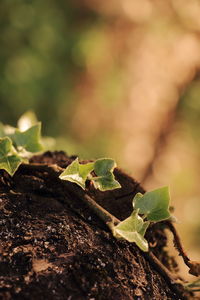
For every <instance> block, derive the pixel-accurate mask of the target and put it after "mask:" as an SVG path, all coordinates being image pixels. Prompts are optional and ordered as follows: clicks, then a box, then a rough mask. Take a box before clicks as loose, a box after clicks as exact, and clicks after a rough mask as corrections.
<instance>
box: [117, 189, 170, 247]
mask: <svg viewBox="0 0 200 300" xmlns="http://www.w3.org/2000/svg"><path fill="white" fill-rule="evenodd" d="M169 200H170V195H169V189H168V187H162V188H159V189H156V190H154V191H150V192H147V193H145V194H144V195H142V194H141V193H138V194H136V195H135V197H134V199H133V202H132V203H133V212H132V214H131V215H130V217H128V218H127V219H125V220H124V221H122V222H120V223H119V224H118V225H117V226H114V227H113V229H112V231H113V235H114V236H115V237H116V238H119V239H120V238H123V239H125V240H127V241H129V242H135V243H136V244H137V246H138V247H139V248H140V249H141V250H142V251H148V242H147V240H146V239H145V238H144V235H145V232H146V230H147V228H148V227H149V225H150V222H160V221H162V220H166V219H168V218H169V217H170V213H169ZM139 214H140V215H139Z"/></svg>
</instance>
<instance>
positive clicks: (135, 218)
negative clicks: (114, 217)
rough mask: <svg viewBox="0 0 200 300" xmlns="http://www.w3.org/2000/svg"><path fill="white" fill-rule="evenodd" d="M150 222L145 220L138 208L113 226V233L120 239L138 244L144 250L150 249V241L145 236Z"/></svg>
mask: <svg viewBox="0 0 200 300" xmlns="http://www.w3.org/2000/svg"><path fill="white" fill-rule="evenodd" d="M149 223H150V222H144V221H143V219H142V218H141V217H140V216H139V215H138V210H136V211H134V212H133V213H132V214H131V216H130V217H128V218H127V219H125V220H124V221H122V222H120V223H119V224H118V225H117V226H114V228H113V235H114V236H115V237H116V238H118V239H121V238H123V239H125V240H127V241H128V242H131V243H133V242H134V243H136V245H137V246H138V247H139V248H140V249H141V250H142V251H144V252H147V251H148V242H147V240H146V239H145V238H144V234H145V232H146V229H147V227H148V226H149Z"/></svg>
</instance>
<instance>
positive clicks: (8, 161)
mask: <svg viewBox="0 0 200 300" xmlns="http://www.w3.org/2000/svg"><path fill="white" fill-rule="evenodd" d="M21 163H22V159H21V158H20V157H19V156H18V155H17V154H12V141H11V139H10V138H9V137H4V138H0V169H3V170H6V171H7V172H8V173H9V174H10V175H11V176H12V175H14V173H15V172H16V170H17V169H18V167H19V166H20V164H21Z"/></svg>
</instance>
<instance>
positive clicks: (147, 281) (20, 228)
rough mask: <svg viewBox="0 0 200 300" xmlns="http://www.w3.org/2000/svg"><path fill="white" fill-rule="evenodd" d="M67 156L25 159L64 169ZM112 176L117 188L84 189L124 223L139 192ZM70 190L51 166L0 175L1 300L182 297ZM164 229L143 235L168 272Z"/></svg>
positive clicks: (119, 174) (135, 185)
mask: <svg viewBox="0 0 200 300" xmlns="http://www.w3.org/2000/svg"><path fill="white" fill-rule="evenodd" d="M73 158H74V157H71V158H69V157H67V156H66V155H65V154H64V153H63V152H55V153H50V152H46V153H45V154H43V155H41V156H35V157H33V158H32V159H31V161H30V162H31V163H42V164H44V163H45V164H55V163H56V164H58V165H59V166H61V167H66V166H67V165H68V164H69V163H70V162H71V161H72V159H73ZM115 176H116V178H117V180H118V181H119V182H120V183H121V185H122V188H121V189H118V190H114V191H109V192H100V191H97V190H94V189H93V188H92V186H90V185H89V184H88V187H87V191H86V192H87V193H88V195H90V196H91V197H92V198H93V199H94V200H95V201H96V202H98V203H99V204H101V205H102V206H103V207H104V208H106V209H107V210H108V211H109V212H111V213H112V214H114V215H115V216H116V217H118V218H119V219H123V218H125V217H127V216H128V215H129V214H130V212H131V202H132V198H133V196H134V195H135V194H136V193H137V192H142V193H143V192H144V190H143V189H142V187H141V186H140V185H139V184H138V183H137V182H136V181H134V180H133V179H132V178H131V177H129V176H128V175H126V174H124V173H123V172H122V171H120V170H119V169H116V170H115ZM78 189H80V188H78ZM76 191H77V186H75V185H74V184H72V183H69V182H63V181H61V180H60V179H58V176H57V174H56V173H55V172H53V171H52V170H51V168H43V167H41V168H40V167H31V165H28V166H26V165H21V166H20V168H19V169H18V171H17V173H16V174H15V175H14V177H13V178H11V177H10V176H9V175H8V174H7V173H6V172H4V171H0V240H1V243H0V299H19V300H23V299H27V300H31V299H34V300H35V299H37V300H40V299H48V300H49V299H68V300H79V299H90V300H92V299H106V300H108V299H109V300H112V299H113V300H126V299H156V300H158V299H188V298H187V295H185V294H184V292H183V289H182V287H181V285H178V284H173V282H171V281H170V278H168V277H167V275H166V274H163V272H162V270H159V266H158V265H157V264H155V263H154V262H152V261H151V259H149V258H148V255H146V254H145V253H143V252H141V251H140V250H139V248H138V247H137V246H135V244H130V243H128V242H125V241H118V240H116V239H115V238H113V236H112V234H111V233H110V232H109V231H108V229H107V228H106V227H105V225H104V224H103V223H102V221H101V220H99V219H98V217H96V216H95V215H94V214H93V213H91V211H90V209H88V208H87V207H86V206H85V204H84V203H83V202H82V201H81V199H80V198H81V196H80V194H77V192H76ZM82 193H84V191H82ZM69 200H70V201H69ZM69 202H71V203H72V204H71V205H69ZM163 224H164V223H163ZM163 224H162V222H161V223H160V225H156V226H153V227H151V228H150V229H149V230H148V232H147V236H146V237H147V239H148V241H149V243H150V246H152V247H154V248H152V249H153V251H154V254H155V255H156V256H157V258H158V259H159V261H160V262H161V264H162V263H164V264H165V266H166V267H168V268H173V267H172V265H173V266H175V264H174V261H173V260H172V259H171V258H170V257H168V255H167V253H166V252H165V250H164V247H165V245H166V243H167V238H166V236H165V232H164V229H163V228H164V225H163ZM155 245H156V246H155ZM172 261H173V264H172ZM175 267H176V266H175ZM171 271H174V269H173V270H171Z"/></svg>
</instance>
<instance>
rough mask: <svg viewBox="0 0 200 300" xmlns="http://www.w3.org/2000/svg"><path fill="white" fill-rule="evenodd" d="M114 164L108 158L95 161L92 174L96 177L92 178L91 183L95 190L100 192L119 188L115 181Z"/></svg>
mask: <svg viewBox="0 0 200 300" xmlns="http://www.w3.org/2000/svg"><path fill="white" fill-rule="evenodd" d="M115 167H116V163H115V161H114V160H113V159H110V158H101V159H97V160H96V161H95V163H94V172H95V174H96V175H97V177H94V178H93V179H92V180H93V183H94V186H95V188H97V189H99V190H100V191H107V190H113V189H117V188H120V187H121V185H120V184H119V182H118V181H117V180H115V177H114V174H113V170H114V168H115Z"/></svg>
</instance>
